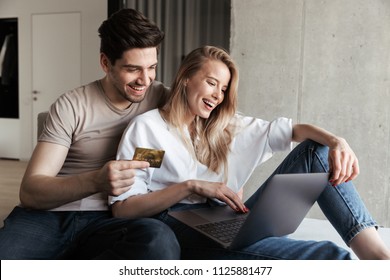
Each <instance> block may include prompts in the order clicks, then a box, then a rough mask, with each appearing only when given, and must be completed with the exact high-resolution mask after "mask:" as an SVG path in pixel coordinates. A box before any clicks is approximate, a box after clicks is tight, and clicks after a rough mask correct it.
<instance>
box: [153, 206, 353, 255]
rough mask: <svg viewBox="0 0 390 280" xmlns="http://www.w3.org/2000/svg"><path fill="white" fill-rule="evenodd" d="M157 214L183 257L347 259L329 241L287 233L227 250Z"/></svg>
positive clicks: (342, 252)
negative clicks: (299, 237)
mask: <svg viewBox="0 0 390 280" xmlns="http://www.w3.org/2000/svg"><path fill="white" fill-rule="evenodd" d="M199 206H200V207H209V206H207V205H186V206H182V205H177V206H176V207H173V208H172V209H171V210H173V211H174V210H180V209H183V208H184V209H192V208H198V207H199ZM156 218H158V219H160V220H162V221H164V222H165V223H167V224H168V225H169V226H170V227H171V228H172V229H173V231H174V232H175V234H176V236H177V238H178V240H179V243H180V246H181V248H182V259H217V260H299V259H300V260H309V259H310V260H314V259H317V260H325V259H332V260H333V259H350V258H351V256H350V254H349V252H348V251H346V250H344V249H342V248H340V247H338V246H336V245H335V244H334V243H332V242H328V241H322V242H316V241H301V240H293V239H290V238H287V237H270V238H264V239H262V240H260V241H258V242H256V243H254V244H252V245H250V246H248V247H246V248H242V249H237V250H229V249H224V248H222V247H220V246H219V245H218V244H217V243H215V242H214V241H212V240H210V239H208V238H207V237H205V236H204V235H202V234H200V233H198V232H197V231H195V230H193V229H192V228H190V227H188V226H186V225H184V224H183V223H181V222H178V221H177V220H175V219H173V218H170V217H169V216H168V215H167V214H166V212H163V213H162V214H160V215H159V216H157V217H156Z"/></svg>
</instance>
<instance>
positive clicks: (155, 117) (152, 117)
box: [131, 109, 165, 127]
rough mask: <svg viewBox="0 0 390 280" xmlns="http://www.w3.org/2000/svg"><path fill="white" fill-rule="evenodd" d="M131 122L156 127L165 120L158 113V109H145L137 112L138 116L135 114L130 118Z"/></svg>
mask: <svg viewBox="0 0 390 280" xmlns="http://www.w3.org/2000/svg"><path fill="white" fill-rule="evenodd" d="M131 123H132V124H138V125H140V124H143V125H147V126H150V127H156V126H159V125H162V124H164V123H165V122H164V120H163V119H162V117H161V115H160V111H159V109H153V110H150V111H147V112H145V113H142V114H139V115H138V116H135V117H134V118H133V119H132V120H131Z"/></svg>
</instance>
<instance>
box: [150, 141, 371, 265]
mask: <svg viewBox="0 0 390 280" xmlns="http://www.w3.org/2000/svg"><path fill="white" fill-rule="evenodd" d="M328 171H329V167H328V148H327V147H325V146H322V145H320V144H318V143H316V142H313V141H305V142H303V143H301V144H300V145H298V146H297V147H296V148H295V149H294V150H293V151H292V152H291V153H290V154H289V155H288V156H287V157H286V158H285V160H284V161H283V162H282V163H281V164H280V166H279V167H278V168H277V169H276V170H275V172H274V174H282V173H319V172H328ZM274 174H272V175H274ZM271 177H272V176H271ZM268 180H269V179H268ZM268 180H267V181H268ZM265 185H266V182H265V183H264V184H263V185H262V186H261V187H260V188H259V189H258V190H257V191H256V192H255V193H254V194H253V195H252V196H251V197H250V198H249V199H248V200H247V201H246V203H245V205H246V206H247V207H248V208H249V209H250V208H251V207H252V205H253V203H254V201H255V200H256V199H257V197H258V196H260V195H261V193H262V191H263V190H264V188H265V187H266V186H265ZM317 202H318V204H319V206H320V207H321V209H322V211H323V212H324V214H325V215H326V217H327V218H328V220H329V221H330V222H331V224H332V225H333V227H334V228H335V229H336V230H337V231H338V233H339V234H340V236H341V237H342V238H343V240H344V242H345V243H346V244H347V245H349V244H350V242H351V240H352V239H353V238H354V237H355V236H356V234H358V233H359V232H360V231H361V230H363V229H365V228H367V227H374V226H377V224H376V222H375V221H374V220H373V219H372V217H371V216H370V214H369V213H368V210H367V209H366V207H365V206H364V204H363V202H362V200H361V198H360V197H359V195H358V193H357V191H356V189H355V187H354V185H353V183H352V182H348V183H344V184H341V185H339V186H336V187H333V186H332V185H331V184H328V186H326V188H325V190H324V191H323V193H322V194H321V196H320V197H319V198H318V200H317ZM194 207H209V205H207V204H200V205H183V204H177V205H175V206H173V207H172V208H171V209H170V210H173V211H174V210H178V209H180V208H194ZM157 218H158V219H160V220H162V221H164V222H165V223H167V224H168V225H169V226H170V227H171V228H172V229H173V231H174V232H175V234H176V236H177V238H178V240H179V243H180V246H181V249H182V258H183V259H267V260H275V259H282V260H289V259H296V260H298V259H301V260H302V259H320V260H325V259H338V260H340V259H351V255H350V253H349V252H348V251H347V250H345V249H343V248H341V247H338V246H337V245H336V244H334V243H332V242H330V241H320V242H317V241H306V240H293V239H290V238H288V236H284V237H269V238H264V239H262V240H259V241H258V242H256V243H254V244H252V245H250V246H248V247H246V248H242V249H240V250H226V249H222V248H221V247H219V246H218V245H217V244H216V243H214V242H213V241H211V240H209V239H208V238H206V237H204V236H202V235H201V234H199V233H197V232H196V231H195V230H192V229H191V228H189V227H187V226H185V225H183V224H182V223H180V222H178V221H176V220H175V219H173V218H171V217H169V216H168V215H167V213H166V212H163V213H161V214H160V215H158V216H157Z"/></svg>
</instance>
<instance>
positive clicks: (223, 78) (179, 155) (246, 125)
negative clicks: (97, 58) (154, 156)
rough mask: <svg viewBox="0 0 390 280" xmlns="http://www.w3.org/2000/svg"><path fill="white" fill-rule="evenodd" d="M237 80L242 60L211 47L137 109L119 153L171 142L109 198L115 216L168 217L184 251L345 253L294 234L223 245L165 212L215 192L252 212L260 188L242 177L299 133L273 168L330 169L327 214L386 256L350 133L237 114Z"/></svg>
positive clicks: (358, 246)
mask: <svg viewBox="0 0 390 280" xmlns="http://www.w3.org/2000/svg"><path fill="white" fill-rule="evenodd" d="M237 86H238V70H237V67H236V65H235V63H234V62H233V60H232V59H231V58H230V56H229V55H228V54H227V53H226V52H225V51H224V50H222V49H219V48H216V47H211V46H205V47H202V48H198V49H196V50H194V51H193V52H191V53H190V54H189V55H188V56H187V57H186V58H185V59H184V61H183V62H182V65H181V67H180V69H179V71H178V73H177V76H176V79H175V81H174V82H173V85H172V87H171V97H170V100H169V102H168V103H167V104H166V105H165V106H164V107H162V108H160V109H155V110H152V111H149V112H147V113H145V114H143V115H140V116H138V117H136V118H134V119H133V120H132V121H131V123H130V124H129V126H128V127H127V129H126V131H125V133H124V135H123V137H122V140H121V143H120V145H119V149H118V154H117V159H131V158H132V156H133V154H134V151H135V148H136V147H147V148H155V149H162V150H165V157H164V161H163V163H162V166H161V168H150V167H149V168H146V169H140V170H137V171H136V176H135V182H134V184H133V186H132V187H131V189H130V190H129V191H128V192H126V193H124V194H122V195H120V196H117V197H110V199H109V203H110V204H111V205H112V212H113V215H114V216H116V217H126V218H137V217H154V218H156V219H159V220H162V221H164V222H165V223H167V224H168V225H169V226H170V227H171V228H172V229H173V231H174V232H175V234H176V236H177V238H178V240H179V243H180V245H181V249H182V258H184V259H349V258H351V256H350V254H349V252H347V251H346V250H344V249H342V248H339V247H337V246H336V245H335V244H333V243H331V242H327V241H324V242H314V241H301V240H292V239H289V238H288V237H270V238H265V239H262V240H259V241H258V242H256V243H254V244H252V245H250V246H248V247H246V248H242V249H240V250H234V251H232V250H227V249H222V248H220V247H219V246H218V245H217V244H215V243H214V242H213V241H210V240H208V239H207V238H205V237H203V236H202V235H200V234H198V233H197V232H195V231H194V230H192V229H190V228H188V227H186V226H185V225H183V224H181V223H180V222H177V221H176V220H174V219H173V218H170V217H169V216H168V215H167V210H168V209H169V210H173V211H174V210H176V209H183V208H192V207H210V205H212V204H215V203H217V201H222V202H223V203H226V204H227V205H229V206H230V207H231V208H232V211H240V212H247V211H248V208H249V209H250V208H251V206H252V205H253V201H254V200H255V199H256V197H257V196H258V195H261V189H262V187H260V188H259V190H258V191H257V192H256V193H255V194H254V195H253V196H252V197H251V198H250V199H249V200H248V201H247V202H246V203H245V204H244V203H243V202H242V191H243V189H242V186H243V185H244V184H245V182H246V181H247V180H248V178H249V177H250V175H251V174H252V172H253V170H254V168H255V167H257V166H258V165H261V164H262V163H263V162H265V161H266V160H268V159H269V158H270V157H271V156H272V155H273V153H275V152H277V151H281V150H286V149H290V147H291V143H292V142H293V141H296V142H301V141H303V143H301V144H300V145H299V146H298V147H296V148H295V149H294V150H293V151H292V152H291V153H290V155H289V156H287V158H286V159H285V160H284V161H283V162H282V163H281V165H280V166H279V167H278V168H277V170H276V171H275V173H298V172H300V173H302V172H306V173H307V172H330V173H331V174H332V175H331V177H330V181H329V184H328V186H327V187H326V189H325V191H324V192H323V193H322V195H321V196H320V198H319V199H318V203H319V205H320V207H321V208H322V210H323V212H324V213H325V215H326V216H327V217H328V219H329V220H330V221H331V223H332V224H333V226H334V227H335V228H336V229H337V230H338V231H339V233H340V235H341V236H342V238H343V239H344V241H345V242H346V244H348V245H349V246H351V248H352V249H353V250H354V251H355V253H356V254H357V256H358V257H360V258H368V259H370V258H372V259H374V258H375V259H377V258H378V259H380V258H389V256H390V254H389V250H388V249H387V248H386V247H385V245H384V244H383V242H382V240H381V239H380V237H379V235H378V233H377V232H376V229H375V227H376V226H377V224H376V222H375V221H374V220H373V219H372V218H371V216H370V214H369V213H368V211H367V209H366V208H365V206H364V205H363V202H362V201H361V199H360V198H359V195H358V194H357V192H356V190H355V188H354V186H353V184H352V182H351V180H352V179H354V178H355V177H356V176H357V175H358V173H359V166H358V161H357V158H356V156H355V154H354V153H353V151H352V150H351V149H350V147H349V145H348V144H347V142H346V141H345V140H344V139H342V138H340V137H337V136H335V135H333V134H331V133H329V132H327V131H325V130H323V129H320V128H318V127H315V126H312V125H303V124H296V125H292V121H291V120H290V119H287V118H278V119H276V120H274V121H271V122H268V121H264V120H261V119H256V118H252V117H244V116H240V115H239V114H237V112H236V107H237ZM345 198H347V199H345ZM351 209H353V211H351Z"/></svg>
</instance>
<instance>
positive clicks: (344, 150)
mask: <svg viewBox="0 0 390 280" xmlns="http://www.w3.org/2000/svg"><path fill="white" fill-rule="evenodd" d="M306 139H311V140H314V141H316V142H318V143H321V144H323V145H326V146H328V147H329V155H328V161H329V172H330V178H329V181H330V182H331V183H332V185H333V186H337V185H339V184H341V183H344V182H347V181H350V180H353V179H355V178H356V177H357V176H358V175H359V172H360V171H359V162H358V159H357V157H356V155H355V153H354V152H353V151H352V149H351V147H350V146H349V145H348V143H347V141H345V139H343V138H341V137H338V136H336V135H334V134H332V133H330V132H329V131H326V130H325V129H322V128H320V127H317V126H314V125H310V124H296V125H294V126H293V137H292V140H293V141H297V142H302V141H303V140H306Z"/></svg>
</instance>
